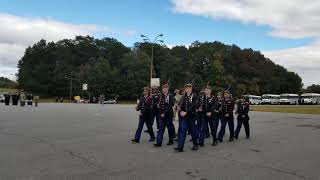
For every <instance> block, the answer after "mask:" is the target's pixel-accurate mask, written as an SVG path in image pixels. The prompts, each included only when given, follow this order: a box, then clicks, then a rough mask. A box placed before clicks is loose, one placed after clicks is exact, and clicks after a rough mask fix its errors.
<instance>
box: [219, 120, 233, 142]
mask: <svg viewBox="0 0 320 180" xmlns="http://www.w3.org/2000/svg"><path fill="white" fill-rule="evenodd" d="M227 123H228V126H229V132H230V139H231V138H233V136H234V122H233V117H232V116H229V117H224V116H223V115H222V116H221V128H220V131H219V134H218V140H219V141H221V142H222V141H223V136H224V134H225V131H226V125H227Z"/></svg>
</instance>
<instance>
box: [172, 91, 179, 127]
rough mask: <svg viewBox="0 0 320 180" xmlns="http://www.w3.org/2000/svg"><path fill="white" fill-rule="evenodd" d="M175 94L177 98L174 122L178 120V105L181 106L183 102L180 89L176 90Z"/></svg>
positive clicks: (174, 108) (174, 107)
mask: <svg viewBox="0 0 320 180" xmlns="http://www.w3.org/2000/svg"><path fill="white" fill-rule="evenodd" d="M174 93H175V96H174V99H175V103H174V106H173V117H174V120H175V121H176V120H178V117H179V116H178V113H177V108H178V105H179V104H180V101H181V95H180V90H179V89H176V90H175V91H174Z"/></svg>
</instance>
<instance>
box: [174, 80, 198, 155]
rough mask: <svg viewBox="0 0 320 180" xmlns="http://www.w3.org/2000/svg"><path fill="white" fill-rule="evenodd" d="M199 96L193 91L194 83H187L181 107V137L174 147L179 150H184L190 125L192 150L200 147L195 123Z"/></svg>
mask: <svg viewBox="0 0 320 180" xmlns="http://www.w3.org/2000/svg"><path fill="white" fill-rule="evenodd" d="M197 99H198V98H197V97H196V95H195V94H193V93H192V85H191V84H187V85H186V86H185V95H184V96H183V98H182V100H181V105H180V107H179V118H180V119H179V125H180V127H179V131H180V132H179V138H178V146H177V147H176V148H174V149H175V150H176V151H178V152H183V147H184V143H185V140H186V136H187V129H188V126H191V136H192V141H193V147H192V150H194V151H196V150H197V149H198V145H197V135H196V130H195V129H196V125H195V120H194V118H195V113H196V105H197Z"/></svg>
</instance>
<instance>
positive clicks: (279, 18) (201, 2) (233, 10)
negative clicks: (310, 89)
mask: <svg viewBox="0 0 320 180" xmlns="http://www.w3.org/2000/svg"><path fill="white" fill-rule="evenodd" d="M172 4H173V6H174V7H173V8H174V10H175V11H176V12H179V13H189V14H194V15H199V16H206V17H211V18H213V19H228V20H233V21H239V22H242V23H251V24H256V25H268V26H270V27H271V29H272V30H271V31H270V32H269V34H270V35H271V36H275V37H281V38H288V39H299V38H307V37H308V38H312V39H314V42H313V43H312V44H310V45H307V46H304V47H298V48H292V49H286V50H280V51H271V52H265V54H266V55H267V56H268V57H269V58H270V59H272V60H274V61H275V62H277V63H279V64H281V65H283V66H285V67H287V68H288V69H289V70H292V71H295V72H297V73H299V75H300V76H302V78H303V81H304V83H305V84H306V85H310V84H311V83H320V82H319V78H317V77H319V76H320V71H319V72H317V71H315V70H314V69H316V68H318V69H320V58H319V57H320V56H319V50H320V49H319V48H320V43H319V42H320V26H319V24H320V1H315V0H280V1H279V0H172ZM311 74H313V76H311Z"/></svg>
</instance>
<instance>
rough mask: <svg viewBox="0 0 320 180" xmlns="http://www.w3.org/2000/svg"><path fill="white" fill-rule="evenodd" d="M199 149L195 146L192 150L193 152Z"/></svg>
mask: <svg viewBox="0 0 320 180" xmlns="http://www.w3.org/2000/svg"><path fill="white" fill-rule="evenodd" d="M198 149H199V148H198V147H197V146H193V147H192V149H191V150H192V151H197V150H198Z"/></svg>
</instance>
